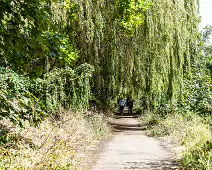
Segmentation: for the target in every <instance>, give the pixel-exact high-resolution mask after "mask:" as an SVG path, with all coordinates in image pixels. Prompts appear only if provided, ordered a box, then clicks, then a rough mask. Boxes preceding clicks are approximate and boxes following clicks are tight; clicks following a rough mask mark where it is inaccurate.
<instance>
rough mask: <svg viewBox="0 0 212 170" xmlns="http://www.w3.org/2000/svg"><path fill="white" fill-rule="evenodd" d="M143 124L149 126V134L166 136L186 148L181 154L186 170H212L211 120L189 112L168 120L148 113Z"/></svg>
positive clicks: (172, 115) (169, 117)
mask: <svg viewBox="0 0 212 170" xmlns="http://www.w3.org/2000/svg"><path fill="white" fill-rule="evenodd" d="M141 121H142V123H145V124H147V125H149V129H148V131H147V132H148V134H149V135H153V136H166V137H168V138H169V139H171V141H172V142H173V143H175V144H177V145H178V146H184V148H185V149H184V150H183V151H182V153H181V156H182V163H183V165H184V167H185V168H186V169H196V170H200V169H201V170H211V169H212V133H211V124H210V122H211V118H210V117H201V116H199V115H197V114H194V113H191V112H188V113H186V114H184V115H182V114H178V113H174V114H169V115H167V116H166V118H164V117H162V116H159V115H156V114H153V113H148V114H145V115H144V116H143V117H142V120H141Z"/></svg>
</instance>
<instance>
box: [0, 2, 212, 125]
mask: <svg viewBox="0 0 212 170" xmlns="http://www.w3.org/2000/svg"><path fill="white" fill-rule="evenodd" d="M198 7H199V3H198V0H197V1H195V0H157V1H156V0H60V1H59V0H36V1H35V0H27V1H26V0H20V1H16V0H3V1H1V2H0V9H1V11H0V20H1V22H0V23H1V24H0V31H1V33H0V64H1V68H0V72H1V77H0V79H1V82H0V83H1V86H0V99H1V116H2V117H9V118H10V119H11V120H13V121H14V122H15V121H18V120H20V119H22V118H28V117H29V116H32V117H33V119H35V120H40V117H42V116H43V115H46V114H47V115H48V114H50V113H53V112H54V111H55V110H57V109H58V108H60V107H65V108H77V109H83V108H88V107H89V101H90V100H91V99H92V100H98V101H100V102H104V103H110V102H111V101H116V99H117V97H118V96H120V95H129V94H130V95H132V96H133V98H135V99H144V100H145V103H146V105H147V106H146V108H148V109H150V108H151V109H154V110H155V109H156V110H157V109H158V108H159V107H161V106H165V105H167V104H168V105H169V107H171V106H174V107H175V106H178V107H181V108H183V107H184V108H185V107H186V108H189V109H191V110H192V109H193V110H196V111H197V112H199V113H203V112H204V113H211V103H210V101H211V95H210V94H211V72H210V70H211V67H210V65H211V64H210V62H211V61H210V50H211V49H210V47H208V46H207V47H206V45H205V44H206V41H207V38H208V36H209V34H210V32H211V28H210V27H208V29H207V31H206V33H205V34H204V35H205V36H203V38H202V35H201V34H200V32H199V23H200V16H199V11H198ZM203 50H204V52H203ZM203 96H206V97H203ZM197 99H198V101H197ZM18 113H22V114H18Z"/></svg>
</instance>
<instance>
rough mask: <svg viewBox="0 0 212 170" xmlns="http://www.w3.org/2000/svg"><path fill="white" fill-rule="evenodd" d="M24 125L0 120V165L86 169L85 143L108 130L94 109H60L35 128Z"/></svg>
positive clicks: (28, 167) (8, 167)
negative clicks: (22, 126) (55, 115)
mask: <svg viewBox="0 0 212 170" xmlns="http://www.w3.org/2000/svg"><path fill="white" fill-rule="evenodd" d="M88 115H89V116H88ZM25 125H26V128H25V129H22V128H20V127H18V126H14V125H13V124H12V123H11V122H9V121H8V120H3V121H1V132H2V137H1V141H2V143H1V147H0V169H5V170H6V169H11V170H13V169H14V170H16V169H21V170H25V169H26V170H28V169H32V170H33V169H36V170H39V169H89V165H86V161H87V160H86V159H87V158H86V156H83V155H84V154H83V153H84V152H85V151H86V147H87V146H89V145H92V143H93V142H94V141H96V140H99V139H103V138H106V137H108V136H109V134H110V130H109V128H108V126H107V123H106V121H105V119H104V116H103V115H102V114H98V115H97V114H95V113H90V114H82V113H72V112H68V111H62V112H61V113H59V114H58V115H57V117H54V118H48V119H46V120H45V121H43V122H42V123H41V124H40V126H39V127H37V128H35V127H31V126H30V125H29V124H27V122H25Z"/></svg>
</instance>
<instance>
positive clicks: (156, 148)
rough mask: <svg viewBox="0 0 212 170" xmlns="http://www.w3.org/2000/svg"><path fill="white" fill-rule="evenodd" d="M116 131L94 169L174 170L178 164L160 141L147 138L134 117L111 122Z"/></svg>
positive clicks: (119, 118)
mask: <svg viewBox="0 0 212 170" xmlns="http://www.w3.org/2000/svg"><path fill="white" fill-rule="evenodd" d="M111 125H112V126H114V128H115V130H116V132H115V136H114V137H113V139H112V140H111V141H110V142H109V143H107V144H106V146H105V147H104V150H103V152H102V153H101V154H100V157H99V159H98V160H97V163H96V165H95V166H94V167H93V170H101V169H103V170H132V169H133V170H141V169H142V170H172V169H173V170H174V169H178V168H177V166H178V163H177V162H176V161H175V160H174V159H173V155H172V153H170V152H168V151H167V150H166V149H165V147H163V145H162V143H161V141H159V140H157V139H155V138H151V137H147V136H146V135H145V134H144V131H142V129H143V127H139V125H140V124H139V122H138V120H137V118H133V117H129V116H125V117H124V116H123V117H116V118H115V119H113V120H111Z"/></svg>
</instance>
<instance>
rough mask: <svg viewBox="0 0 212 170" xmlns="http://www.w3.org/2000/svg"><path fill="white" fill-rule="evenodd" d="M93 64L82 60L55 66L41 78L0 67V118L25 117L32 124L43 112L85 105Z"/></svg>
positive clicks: (89, 94)
mask: <svg viewBox="0 0 212 170" xmlns="http://www.w3.org/2000/svg"><path fill="white" fill-rule="evenodd" d="M93 71H94V68H93V67H92V66H90V65H88V64H83V65H81V66H79V67H78V68H76V70H72V69H71V68H69V67H67V68H66V69H57V70H54V71H52V72H49V73H47V74H45V75H44V77H45V78H44V79H39V78H38V79H34V80H31V79H29V78H27V77H25V76H20V75H18V74H16V73H15V72H13V71H11V70H7V69H5V68H1V70H0V85H1V86H0V87H1V88H0V106H1V107H0V113H1V114H0V115H1V117H0V118H3V117H4V118H9V119H10V120H12V121H13V122H14V123H18V124H20V125H22V121H24V120H29V121H30V122H31V123H33V124H34V125H35V126H36V125H37V123H38V122H39V121H40V120H41V119H42V118H43V116H46V115H47V114H51V113H55V112H57V111H58V109H59V108H61V107H66V108H72V109H74V110H82V109H85V108H87V107H88V105H89V99H90V97H91V92H90V88H91V87H90V82H89V81H90V78H91V76H92V72H93Z"/></svg>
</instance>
